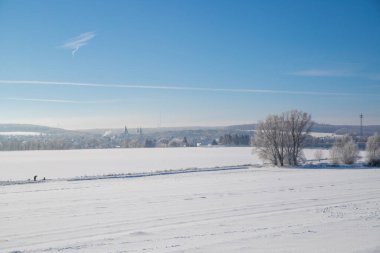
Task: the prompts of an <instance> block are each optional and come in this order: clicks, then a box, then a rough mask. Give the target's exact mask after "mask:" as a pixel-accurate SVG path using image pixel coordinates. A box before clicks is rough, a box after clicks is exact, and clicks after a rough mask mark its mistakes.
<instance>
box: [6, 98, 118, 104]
mask: <svg viewBox="0 0 380 253" xmlns="http://www.w3.org/2000/svg"><path fill="white" fill-rule="evenodd" d="M1 99H4V100H13V101H29V102H46V103H61V104H110V103H116V102H120V101H121V100H119V99H115V100H92V101H82V100H66V99H46V98H17V97H13V98H1Z"/></svg>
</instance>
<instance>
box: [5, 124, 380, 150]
mask: <svg viewBox="0 0 380 253" xmlns="http://www.w3.org/2000/svg"><path fill="white" fill-rule="evenodd" d="M316 129H317V130H319V131H326V132H327V131H330V132H331V131H332V130H334V132H335V133H330V134H312V135H309V136H308V138H307V139H306V140H305V147H307V148H330V147H331V146H332V145H333V143H334V141H335V138H336V136H337V135H339V134H345V133H344V131H346V130H347V129H348V130H349V128H347V126H346V127H345V128H342V127H341V128H339V129H340V130H336V129H335V128H334V127H332V126H326V125H317V127H316ZM342 129H343V130H342ZM368 129H370V128H368ZM370 130H371V131H368V132H365V134H367V135H369V134H371V133H372V132H374V131H377V130H378V129H377V128H374V129H370ZM4 131H7V132H4ZM20 131H23V132H26V133H30V131H33V133H34V134H19V133H20ZM28 131H29V132H28ZM339 131H340V132H339ZM342 131H343V132H342ZM5 133H7V134H5ZM351 135H352V136H353V137H354V138H359V137H358V135H355V133H351ZM365 139H366V138H365V137H364V138H363V140H362V143H363V145H361V144H360V143H361V141H360V140H358V143H359V148H364V143H365ZM253 143H254V125H246V126H233V127H215V128H201V127H199V128H192V129H186V128H183V129H182V128H178V129H175V128H167V129H148V128H147V129H144V128H142V127H139V128H133V129H129V128H127V126H125V127H124V128H123V129H113V130H105V129H103V130H96V131H95V130H88V131H69V130H64V129H57V128H48V127H42V126H32V125H28V126H27V127H26V126H23V125H12V126H4V125H0V151H14V150H67V149H106V148H156V147H157V148H174V147H218V146H235V147H239V146H246V147H247V146H253Z"/></svg>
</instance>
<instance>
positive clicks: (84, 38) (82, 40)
mask: <svg viewBox="0 0 380 253" xmlns="http://www.w3.org/2000/svg"><path fill="white" fill-rule="evenodd" d="M95 35H96V34H95V33H94V32H86V33H82V34H81V35H79V36H77V37H75V38H72V39H70V40H69V41H68V42H66V43H65V44H63V45H62V47H63V48H67V49H70V50H72V51H71V54H72V55H73V56H74V55H75V53H76V52H77V51H78V50H79V48H81V47H82V46H84V45H87V43H88V42H89V41H90V40H91V39H92V38H94V37H95Z"/></svg>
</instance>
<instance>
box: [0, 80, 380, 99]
mask: <svg viewBox="0 0 380 253" xmlns="http://www.w3.org/2000/svg"><path fill="white" fill-rule="evenodd" d="M0 84H3V85H9V84H13V85H48V86H56V85H58V86H79V87H97V88H120V89H155V90H178V91H208V92H231V93H267V94H289V95H318V96H352V95H377V96H378V95H380V94H357V93H355V94H354V93H340V92H339V93H338V92H317V91H294V90H272V89H234V88H207V87H206V88H204V87H189V86H187V87H185V86H153V85H133V84H112V83H82V82H58V81H35V80H0Z"/></svg>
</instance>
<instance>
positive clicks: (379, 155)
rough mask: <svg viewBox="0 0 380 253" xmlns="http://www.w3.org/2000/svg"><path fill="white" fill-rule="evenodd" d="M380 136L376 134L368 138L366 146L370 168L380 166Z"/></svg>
mask: <svg viewBox="0 0 380 253" xmlns="http://www.w3.org/2000/svg"><path fill="white" fill-rule="evenodd" d="M379 145H380V136H379V135H378V134H374V135H372V136H370V137H368V140H367V144H366V160H367V163H368V165H370V166H378V165H380V148H379Z"/></svg>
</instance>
